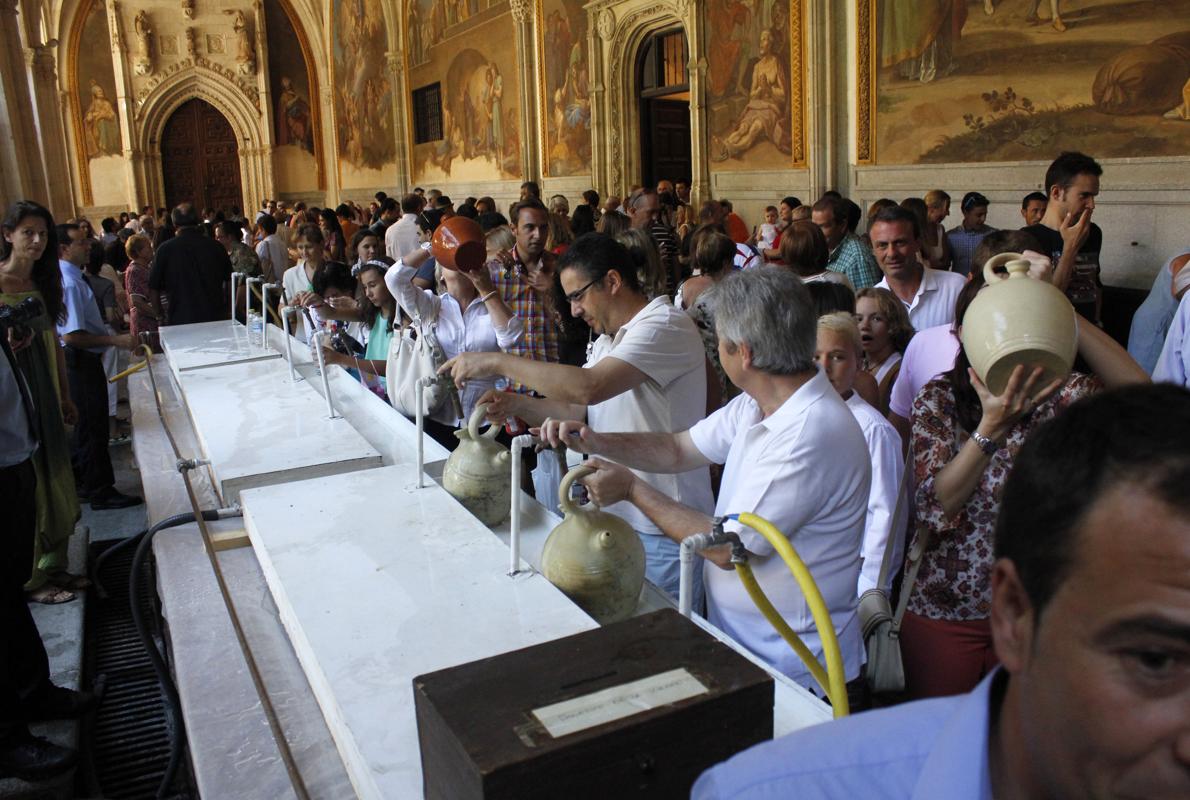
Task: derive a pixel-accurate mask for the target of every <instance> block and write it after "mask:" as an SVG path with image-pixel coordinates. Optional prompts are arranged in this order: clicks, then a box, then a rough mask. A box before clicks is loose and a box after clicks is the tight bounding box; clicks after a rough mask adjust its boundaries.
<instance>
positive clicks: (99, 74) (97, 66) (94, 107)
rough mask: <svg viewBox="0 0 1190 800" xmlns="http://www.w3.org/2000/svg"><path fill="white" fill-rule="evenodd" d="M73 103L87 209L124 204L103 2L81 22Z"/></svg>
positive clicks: (88, 10) (112, 70)
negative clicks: (82, 165) (83, 170)
mask: <svg viewBox="0 0 1190 800" xmlns="http://www.w3.org/2000/svg"><path fill="white" fill-rule="evenodd" d="M74 63H75V73H74V87H75V98H74V99H75V102H76V103H77V114H78V115H77V117H76V120H77V121H78V136H79V140H80V148H79V149H80V150H81V151H82V157H83V159H84V160H85V162H86V166H87V170H86V174H87V176H88V178H89V182H88V181H84V183H88V185H86V186H85V187H84V193H85V194H90V196H91V199H90V200H88V203H89V204H94V205H107V204H115V203H119V202H121V200H120V198H121V193H120V189H121V187H122V186H123V182H124V158H123V155H122V152H123V146H122V145H121V142H120V119H119V117H118V116H117V114H116V106H115V102H116V77H115V70H114V68H113V67H112V51H111V35H110V33H109V30H108V22H107V12H106V11H105V10H104V8H103V3H100V2H93V3H91V4H90V8H89V9H87V11H86V16H85V17H84V18H83V23H82V30H81V32H80V34H79V44H78V49H77V51H76V56H75V62H74Z"/></svg>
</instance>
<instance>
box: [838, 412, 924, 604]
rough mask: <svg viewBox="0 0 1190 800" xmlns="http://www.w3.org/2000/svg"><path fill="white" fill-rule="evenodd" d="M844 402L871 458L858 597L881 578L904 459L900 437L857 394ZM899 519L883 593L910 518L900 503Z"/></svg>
mask: <svg viewBox="0 0 1190 800" xmlns="http://www.w3.org/2000/svg"><path fill="white" fill-rule="evenodd" d="M846 402H847V407H848V408H850V409H851V413H852V414H854V415H855V421H856V422H858V423H859V427H860V430H862V431H863V432H864V441H865V442H867V443H868V453H869V455H870V456H871V459H872V488H871V490H870V491H869V493H868V514H867V518H866V520H865V522H864V545H863V549H862V550H860V562H861V563H860V570H859V583H858V585H857V586H856V596H860V595H862V594H863V593H864V592H866V591H868V589H874V588H875V587H876V581H877V580H878V579H879V578H880V562H881V560H882V559H883V558H884V548H885V546H886V544H887V543H888V532H889V529H890V525H891V522H892V515H893V511H895V510H896V508H897V490H898V489H900V487H901V474H902V473H903V472H904V471H905V459H903V458H901V434H899V433H897V429H896V428H894V427H893V426H892V424H891V423H890V422H889V421H888V420H886V419H885V418H884V416H883V415H882V414H881V413H880V412H879V411H877V410H876V409H874V408H872V406H871V405H870V404H869V403H868V401H867V400H864V399H863V398H862V397H860V396H859V394H857V393H856V392H852V393H851V397H848V398H847V400H846ZM898 517H899V519H898V521H897V526H896V529H895V530H896V536H894V537H893V540H892V547H893V554H892V561H891V562H890V566H889V574H888V576H887V577H886V578H885V581H884V589H885V591H889V590H891V588H892V579H893V574H894V573H895V572H896V571H897V565H898V564H900V563H901V552H902V550H904V543H905V537H904V531H905V523H906V522H907V521H908V519H909V504H908V503H902V504H901V513H900V514H899V515H898Z"/></svg>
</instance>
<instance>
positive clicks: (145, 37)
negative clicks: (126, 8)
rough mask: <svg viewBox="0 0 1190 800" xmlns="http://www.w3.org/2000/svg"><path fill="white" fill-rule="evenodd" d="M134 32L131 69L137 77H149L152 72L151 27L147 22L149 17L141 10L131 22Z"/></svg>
mask: <svg viewBox="0 0 1190 800" xmlns="http://www.w3.org/2000/svg"><path fill="white" fill-rule="evenodd" d="M132 24H133V29H134V30H135V31H136V47H135V48H134V49H133V53H132V69H133V71H134V72H135V73H136V74H137V75H149V74H152V72H153V48H152V40H153V26H152V24H151V23H150V22H149V15H148V13H147V12H145V11H144V10H142V11H141V12H140V13H139V14H137V15H136V19H134V20H133V23H132Z"/></svg>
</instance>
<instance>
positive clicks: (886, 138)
mask: <svg viewBox="0 0 1190 800" xmlns="http://www.w3.org/2000/svg"><path fill="white" fill-rule="evenodd" d="M873 1H874V3H875V5H874V10H875V14H874V16H873V18H872V24H871V26H870V31H871V35H870V40H869V42H868V47H870V48H872V50H871V51H870V52H871V55H872V56H874V63H875V69H876V80H875V98H874V106H875V109H874V111H875V113H874V114H873V116H874V118H875V121H876V122H875V125H876V153H875V160H876V161H878V162H879V163H882V164H912V163H945V162H973V161H1024V160H1048V159H1050V158H1052V157H1053V156H1054V155H1055V154H1056V153H1058V152H1060V151H1062V150H1071V149H1078V150H1084V151H1086V152H1088V153H1091V154H1092V155H1094V156H1096V157H1101V158H1110V157H1129V156H1177V155H1187V154H1190V0H1098V2H1096V3H1094V4H1092V3H1088V2H1070V0H1050V2H1038V0H984V2H980V3H975V4H971V3H968V2H966V0H928V2H926V1H923V0H873ZM859 2H860V4H861V9H860V14H861V17H862V16H863V15H864V14H867V13H871V7H869V8H868V9H864V8H863V5H864V4H866V3H868V2H869V0H859ZM860 30H861V37H862V36H863V31H864V30H865V26H864V24H863V22H862V20H861V24H860ZM863 72H864V65H863V64H861V81H860V86H861V92H862V91H863V88H864V83H865V81H864V76H863ZM861 103H862V98H861ZM862 110H863V109H862V107H861V112H862ZM863 117H864V115H863V114H862V113H861V123H862V122H863ZM860 142H861V148H860V150H861V154H862V153H863V150H864V148H863V146H862V145H863V143H864V131H863V130H862V129H861V131H860Z"/></svg>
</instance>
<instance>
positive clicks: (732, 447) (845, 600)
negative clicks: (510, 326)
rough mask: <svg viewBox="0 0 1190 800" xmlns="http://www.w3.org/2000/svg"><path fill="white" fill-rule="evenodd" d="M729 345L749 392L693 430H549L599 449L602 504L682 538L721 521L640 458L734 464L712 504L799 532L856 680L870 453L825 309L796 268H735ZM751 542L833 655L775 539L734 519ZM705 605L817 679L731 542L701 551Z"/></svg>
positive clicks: (815, 648) (808, 636)
mask: <svg viewBox="0 0 1190 800" xmlns="http://www.w3.org/2000/svg"><path fill="white" fill-rule="evenodd" d="M714 292H715V294H714V308H715V326H716V328H717V330H718V334H719V357H720V359H721V361H722V363H723V369H724V371H726V372H727V376H728V377H729V378H731V381H732V383H734V384H735V385H736V386H738V387H739V388H740V389H741V390H742V391H743V394H741V395H740V396H738V397H736V398H735V399H734V400H732V401H731V402H730V403H728V404H727V405H726V406H725V407H724V408H722V409H720V410H719V411H716V412H715V413H714V414H712V415H711V416H710V417H708V418H707V419H705V420H703V421H701V422H699V423H698V424H696V425H694V426H692V427H691V428H690V429H689V430H682V431H680V432H676V433H668V432H664V431H657V432H653V433H605V432H603V431H599V432H597V431H596V429H593V428H591V427H588V426H587V425H584V424H583V423H581V422H576V421H567V422H550V423H549V424H547V425H545V426H544V427H543V429H542V437H543V438H544V439H545V441H546V442H547V443H548V444H550V445H554V444H557V443H560V442H565V443H566V445H567V446H568V447H571V448H573V449H575V450H580V451H582V452H588V453H599V454H602V455H603V456H604V457H606V458H610V459H615V461H617V462H619V464H615V463H612V462H610V461H605V460H603V459H599V458H596V459H592V460H591V462H590V463H591V465H592V466H594V467H596V468H597V469H598V472H597V473H596V474H595V475H592V476H590V477H588V478H586V479H585V480H584V481H583V483H585V484H586V486H587V488H588V491H589V492H590V494H591V497H592V498H593V499H594V500H595V501H596V502H598V503H599V504H600V505H604V504H611V503H620V502H622V501H627V502H629V503H631V504H632V505H634V506H636V507H637V508H638V509H639V510H640V511H642V512H644V514H645V515H646V516H647V517H648V518H649V519H650V520H652V521H653V523H654V524H655V525H656V526H657V527H658V528H660V529H661V530H662V532H664V533H665V535H666V536H668V537H670V538H671V539H673V540H674V541H676V542H680V541H681V540H682V539H684V538H686V537H687V536H691V535H693V534H696V533H705V532H707V531H710V530H711V527H712V522H713V521H712V519H711V517H710V516H709V515H708V514H707V513H706V512H705V511H704V510H702V509H700V508H692V507H690V506H689V505H688V504H684V503H682V502H681V500H680V499H675V498H673V497H671V496H668V495H666V494H665V493H664V492H661V491H658V490H657V489H656V487H654V486H651V485H649V484H648V483H646V482H645V481H642V480H639V479H638V478H637V475H638V474H639V473H637V472H633V471H629V470H628V469H626V468H625V467H623V466H620V464H624V465H626V466H628V467H632V468H634V469H635V470H648V471H650V472H653V473H664V472H684V471H688V470H691V469H694V468H696V467H703V466H705V465H707V464H710V463H717V464H723V465H724V468H723V483H722V486H721V487H720V490H719V501H718V504H717V505H716V506H715V514H716V515H719V516H724V515H727V514H736V513H740V512H745V511H748V512H752V513H754V514H758V515H759V516H761V517H764V518H765V519H767V520H769V521H770V522H772V523H773V524H774V525H775V526H776V527H777V528H778V529H779V530H780V531H782V532H783V533H784V534H785V535H786V536H788V537H789V539H790V541H791V542H792V543H793V546H794V547H795V548H796V549H797V551H798V553H799V555H800V556H801V557H802V560H803V561H805V563H806V565H807V566H808V567H809V569H810V572H811V573H812V574H813V576H814V579H815V581H816V582H817V584H818V587H819V589H820V590H821V591H822V596H823V598H824V600H825V601H826V604H827V606H828V608H829V609H830V613H831V619H832V621H833V623H834V628H835V631H836V633H837V634H838V637H839V644H840V647H841V649H842V651H843V661H844V665H845V667H846V676H847V680H848V682H852V681H855V680H856V679H857V678H858V677H859V674H860V667H861V665H862V664H863V660H864V650H863V642H862V640H861V636H860V627H859V621H858V619H857V617H856V606H857V602H858V600H857V597H856V593H855V586H856V580H857V579H858V577H859V569H860V544H861V542H862V539H863V532H864V522H865V517H866V514H867V507H868V488H869V483H870V480H871V472H872V467H871V459H870V458H869V456H868V449H867V445H866V444H865V443H864V436H863V433H862V431H861V430H860V427H859V424H858V423H857V422H856V421H855V417H854V416H853V415H852V413H851V411H850V410H848V408H847V405H846V403H844V402H843V400H842V398H840V397H839V394H838V393H837V392H836V391H835V390H834V388H832V386H831V384H830V381H829V380H828V379H827V377H826V375H824V374H823V373H822V372H820V371H819V370H818V369H817V368H816V367H815V365H814V347H815V332H816V320H815V317H814V311H813V306H812V305H811V302H810V296H809V293H808V292H807V290H806V288H805V287H804V286H803V285H802V282H801V281H800V280H799V279H798V278H797V276H795V275H794V274H793V273H791V272H789V271H788V270H777V269H756V270H746V271H743V272H737V273H734V274H732V275H730V276H728V277H727V278H725V279H724V280H723V282H722V283H720V284H719V285H717V286H716V287H715V289H714ZM725 527H726V529H728V530H732V531H735V532H736V533H738V534H739V537H740V540H741V542H742V543H743V544H744V546H745V547H746V548H747V549H748V551H749V552H750V554H751V555H750V556H749V562H750V563H751V565H752V569H753V571H754V572H755V574H756V578H757V580H758V581H759V582H760V584H761V586H763V587H764V590H765V592H766V593H767V594H768V596H769V599H770V600H771V601H772V603H773V605H774V606H775V607H776V608H777V610H778V611H779V612H780V614H781V616H782V617H783V618H784V619H785V620H786V621H787V622H788V623H789V624H790V626H792V627H793V629H794V630H795V631H796V632H797V634H798V635H799V636H800V637H801V638H802V640H803V641H804V642H805V644H806V646H807V647H809V648H810V650H811V651H812V652H813V653H814V654H815V655H816V656H817V657H818V658H819V660H820V661H821V660H822V645H821V641H820V639H819V636H818V632H817V630H816V628H815V626H814V620H813V617H812V615H811V613H810V609H809V606H808V605H807V603H806V598H805V596H804V595H803V594H802V591H801V589H800V587H799V586H798V584H797V583H796V582H795V581H794V579H793V578H792V577H791V576H790V574H789V569H788V567H786V565H785V562H784V561H783V560H782V559H781V557H780V556H778V555H776V554H775V552H774V550H773V547H772V546H771V545H770V544H769V543H768V541H767V540H765V539H764V538H763V537H761V536H760V535H759V534H757V533H755V532H754V531H752V530H751V529H748V528H741V527H740V526H739V525H738V524H737V523H735V522H731V521H729V522H728V523H727V524H726V525H725ZM704 556H705V557H706V558H707V559H708V561H710V562H713V563H707V564H705V565H704V568H703V579H704V581H705V583H706V591H707V607H708V610H709V614H708V619H709V620H710V621H711V623H712V624H714V625H716V626H717V627H719V628H720V629H721V630H723V631H725V632H726V633H727V634H729V635H730V636H731V637H732V638H733V639H735V640H736V641H738V642H740V643H741V644H743V645H744V646H746V647H747V648H748V649H750V650H751V651H752V652H754V653H756V655H758V656H759V657H760V658H763V659H764V660H765V661H766V662H768V663H769V664H771V665H773V666H774V667H775V668H777V669H779V670H780V671H781V672H782V673H784V674H785V675H788V676H789V677H790V678H792V679H793V680H796V681H798V682H799V683H801V684H803V685H805V686H807V687H811V688H813V680H812V678H811V677H810V673H809V671H808V670H807V669H806V667H805V666H804V665H803V664H802V662H801V661H800V659H799V658H798V657H797V656H796V655H795V654H794V653H793V651H792V650H791V649H790V648H789V646H788V645H786V644H785V642H784V640H782V639H781V637H780V636H779V635H778V634H777V632H776V631H775V630H774V629H773V628H772V627H771V626H770V625H769V623H768V621H767V620H765V618H764V617H763V616H762V615H761V613H760V611H759V610H758V609H757V607H756V606H755V605H754V604H753V603H752V601H751V600H750V599H749V598H748V595H747V593H746V591H745V590H744V586H743V583H742V582H741V581H740V579H739V577H738V576H737V575H734V574H732V573H733V572H734V570H732V569H731V567H730V563H729V559H730V553H729V552H728V548H726V547H716V548H710V549H708V550H706V551H704Z"/></svg>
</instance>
